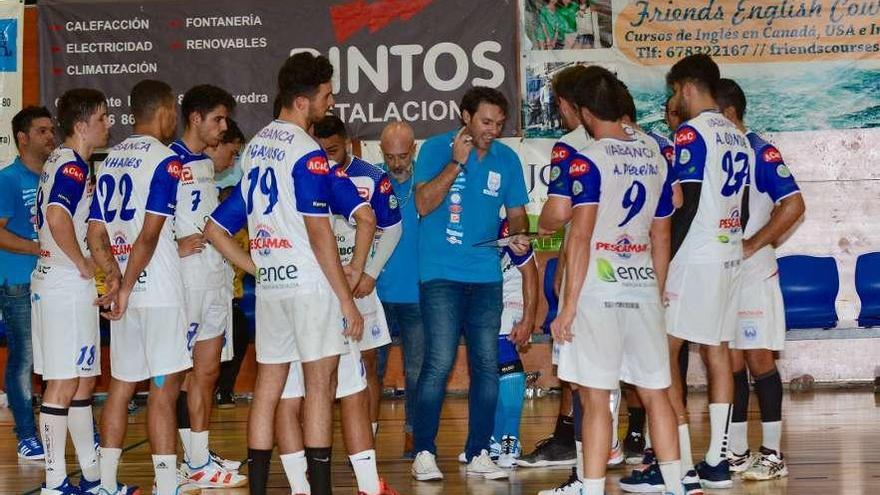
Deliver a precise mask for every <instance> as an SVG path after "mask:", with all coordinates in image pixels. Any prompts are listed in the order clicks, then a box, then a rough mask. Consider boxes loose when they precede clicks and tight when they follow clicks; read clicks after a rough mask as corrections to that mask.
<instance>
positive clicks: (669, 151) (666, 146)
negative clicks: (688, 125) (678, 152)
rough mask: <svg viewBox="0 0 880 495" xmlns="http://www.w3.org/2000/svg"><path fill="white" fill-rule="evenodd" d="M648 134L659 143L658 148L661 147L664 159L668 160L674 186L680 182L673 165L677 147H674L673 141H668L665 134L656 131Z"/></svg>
mask: <svg viewBox="0 0 880 495" xmlns="http://www.w3.org/2000/svg"><path fill="white" fill-rule="evenodd" d="M646 134H647V135H648V136H649V137H650V138H651V139H653V140H654V142H655V143H657V146H659V147H660V154H662V155H663V158H665V159H666V163H667V164H668V165H669V172H670V173H671V174H672V183H673V184H674V183H676V182H678V176H676V175H675V168H674V167H673V164H674V163H675V146H673V144H672V141H670V140H669V139H667V138H666V136H664V135H663V134H659V133H657V132H654V131H651V132H648V133H646Z"/></svg>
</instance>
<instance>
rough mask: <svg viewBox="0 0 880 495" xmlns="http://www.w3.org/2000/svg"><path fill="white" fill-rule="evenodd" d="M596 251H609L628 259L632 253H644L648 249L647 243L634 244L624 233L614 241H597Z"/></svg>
mask: <svg viewBox="0 0 880 495" xmlns="http://www.w3.org/2000/svg"><path fill="white" fill-rule="evenodd" d="M596 251H611V252H612V253H615V254H616V255H617V256H619V257H620V258H622V259H625V260H626V259H629V258H631V257H632V255H633V253H644V252H647V251H648V245H647V244H635V243H633V242H632V239H630V237H629V236H628V235H626V234H624V235H622V236H620V238H619V239H617V241H616V242H613V243H611V242H597V243H596Z"/></svg>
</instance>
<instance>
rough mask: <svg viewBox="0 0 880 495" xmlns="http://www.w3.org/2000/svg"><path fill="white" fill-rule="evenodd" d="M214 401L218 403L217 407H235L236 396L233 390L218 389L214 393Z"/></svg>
mask: <svg viewBox="0 0 880 495" xmlns="http://www.w3.org/2000/svg"><path fill="white" fill-rule="evenodd" d="M214 402H215V403H216V404H217V409H232V408H233V407H235V396H234V395H232V392H227V391H222V392H221V391H220V390H218V391H217V393H216V394H215V395H214Z"/></svg>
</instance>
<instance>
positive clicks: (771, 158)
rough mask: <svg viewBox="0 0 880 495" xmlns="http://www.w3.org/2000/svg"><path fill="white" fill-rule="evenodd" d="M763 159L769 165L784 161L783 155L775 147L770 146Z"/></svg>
mask: <svg viewBox="0 0 880 495" xmlns="http://www.w3.org/2000/svg"><path fill="white" fill-rule="evenodd" d="M763 159H764V161H765V162H767V163H779V162H781V161H782V153H780V152H779V150H778V149H776V148H775V147H773V146H768V147H767V148H766V149H765V150H764V153H763Z"/></svg>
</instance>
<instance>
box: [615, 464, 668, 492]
mask: <svg viewBox="0 0 880 495" xmlns="http://www.w3.org/2000/svg"><path fill="white" fill-rule="evenodd" d="M620 489H621V490H623V491H625V492H627V493H656V492H663V491H664V490H666V484H665V483H664V482H663V475H662V474H661V473H660V466H659V465H657V464H656V463H652V464H649V465H648V467H647V468H646V469H645V470H643V471H638V470H634V471H633V472H632V474H630V475H629V476H624V477H623V478H621V479H620Z"/></svg>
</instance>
